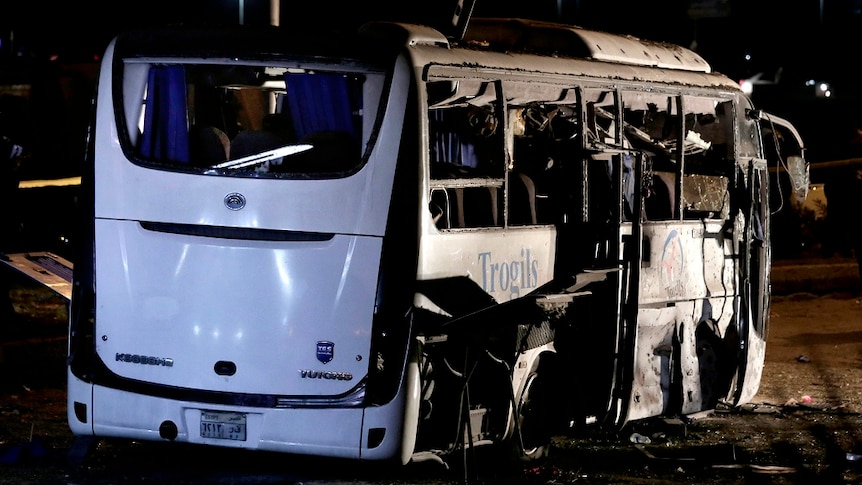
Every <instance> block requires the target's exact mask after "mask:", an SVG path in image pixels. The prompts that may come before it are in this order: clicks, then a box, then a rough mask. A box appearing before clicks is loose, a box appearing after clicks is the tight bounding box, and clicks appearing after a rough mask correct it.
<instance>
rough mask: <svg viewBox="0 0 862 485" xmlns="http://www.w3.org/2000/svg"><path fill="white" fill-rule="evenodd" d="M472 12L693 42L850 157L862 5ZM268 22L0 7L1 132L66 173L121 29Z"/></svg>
mask: <svg viewBox="0 0 862 485" xmlns="http://www.w3.org/2000/svg"><path fill="white" fill-rule="evenodd" d="M240 5H242V6H243V9H242V17H241V16H240ZM454 9H455V0H424V1H421V0H420V1H410V2H408V1H399V0H374V1H366V2H362V1H361V0H330V1H320V0H314V1H302V2H297V1H287V0H282V1H281V3H280V11H281V15H280V20H279V24H280V25H281V26H282V27H283V28H290V26H291V25H292V24H295V23H302V24H308V23H317V24H319V25H321V28H331V27H338V28H353V27H356V26H358V25H360V24H361V23H363V22H366V21H370V20H379V19H382V20H399V21H412V22H422V23H427V24H431V25H441V24H443V23H445V22H446V20H447V19H448V18H450V17H451V15H452V12H453V11H454ZM473 14H474V16H483V17H492V16H497V17H522V18H533V19H538V20H547V21H557V22H563V23H567V24H572V25H577V26H581V27H586V28H591V29H596V30H604V31H609V32H617V33H623V34H629V35H634V36H636V37H641V38H644V39H652V40H659V41H668V42H672V43H675V44H679V45H682V46H685V47H689V48H692V49H693V50H695V51H697V52H698V53H700V54H701V55H702V56H703V57H704V58H706V60H707V61H708V62H709V63H710V64H711V65H712V66H713V69H714V70H715V71H718V72H721V73H724V74H726V75H728V76H729V77H731V78H732V79H737V80H742V79H746V78H752V77H755V76H759V79H760V81H761V83H760V84H756V85H755V89H754V92H753V93H752V99H753V100H754V102H755V104H756V105H757V106H758V107H760V108H763V109H766V110H768V111H770V112H772V113H773V114H776V115H778V116H782V117H785V118H787V119H790V120H791V121H792V122H793V123H794V124H796V126H797V128H798V129H799V130H800V132H801V133H802V135H803V137H804V139H805V140H806V145H807V147H808V158H809V160H810V161H812V162H814V163H817V162H821V161H831V160H837V159H843V158H849V157H853V156H855V155H856V152H855V146H856V145H854V144H852V143H851V141H852V140H853V139H854V137H856V135H857V131H856V129H857V128H858V127H862V116H860V114H859V107H860V103H859V101H858V98H859V92H860V88H859V82H858V81H857V78H856V75H855V71H856V67H855V62H856V53H857V50H858V49H859V46H860V41H859V40H858V39H859V35H858V27H859V26H860V25H862V0H797V1H794V2H787V1H786V0H663V1H648V0H640V1H633V0H522V1H513V0H478V1H477V3H476V6H475V8H474V11H473ZM270 18H271V16H270V1H269V0H146V1H135V2H131V1H113V2H103V1H92V0H83V1H77V2H75V1H68V0H67V1H58V0H44V1H32V0H31V1H27V0H24V1H21V0H17V1H10V0H5V1H4V2H2V5H0V42H2V43H0V94H10V92H11V94H21V93H20V92H17V93H16V92H14V91H15V89H18V90H19V91H20V89H21V86H28V87H27V88H26V89H29V90H30V91H29V92H28V93H24V94H26V95H27V96H26V97H29V98H30V103H29V104H30V106H27V107H23V106H18V107H14V106H11V107H10V106H9V104H14V103H10V97H9V96H6V97H5V101H4V104H2V105H0V129H3V130H4V132H7V133H11V134H12V136H14V137H16V138H18V139H19V140H21V141H22V143H24V144H26V145H28V146H29V148H31V152H32V153H33V155H34V157H35V158H37V159H38V160H39V163H38V164H32V165H31V166H30V167H29V168H28V171H29V173H25V177H31V178H32V177H42V176H49V175H50V176H64V175H66V174H67V173H73V172H76V171H77V170H76V167H77V166H78V165H79V162H78V161H79V160H80V159H81V156H82V153H83V141H84V140H85V135H86V125H87V119H88V116H89V111H88V106H89V98H90V92H91V90H92V87H93V82H94V79H95V72H96V69H95V66H96V65H97V61H98V59H99V57H100V56H101V54H102V52H103V51H104V49H105V47H106V46H107V44H108V42H109V41H110V40H111V38H112V37H113V36H115V35H116V34H118V33H119V32H121V31H124V30H128V29H132V28H138V27H147V26H158V25H165V24H236V23H240V20H242V23H244V24H248V25H265V24H268V23H270ZM809 81H816V82H817V83H820V82H828V83H829V85H830V90H831V93H832V95H831V96H830V97H826V96H823V95H821V94H820V93H818V91H817V89H816V87H815V86H812V85H809V84H807V82H809ZM10 86H11V87H10ZM19 97H20V96H19ZM18 101H19V102H20V100H18ZM19 104H20V103H19ZM25 109H26V110H27V111H29V113H28V114H27V115H26V119H23V120H22V115H20V114H19V112H20V111H22V110H25Z"/></svg>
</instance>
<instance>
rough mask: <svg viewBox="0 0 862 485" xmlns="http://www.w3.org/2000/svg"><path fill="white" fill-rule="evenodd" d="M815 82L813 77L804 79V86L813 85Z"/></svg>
mask: <svg viewBox="0 0 862 485" xmlns="http://www.w3.org/2000/svg"><path fill="white" fill-rule="evenodd" d="M815 84H817V83H816V82H815V81H814V80H813V79H809V80H808V81H805V85H806V86H814V85H815Z"/></svg>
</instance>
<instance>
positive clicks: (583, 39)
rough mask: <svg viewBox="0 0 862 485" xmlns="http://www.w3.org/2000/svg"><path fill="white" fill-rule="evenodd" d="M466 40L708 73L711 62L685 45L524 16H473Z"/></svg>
mask: <svg viewBox="0 0 862 485" xmlns="http://www.w3.org/2000/svg"><path fill="white" fill-rule="evenodd" d="M464 40H465V41H466V42H467V43H468V44H470V45H474V46H476V45H487V46H488V47H490V48H493V49H495V50H506V51H519V52H532V53H536V54H542V55H553V56H559V57H578V58H591V59H595V60H598V61H608V62H618V63H623V64H634V65H639V66H654V67H661V68H666V69H679V70H685V71H696V72H704V73H708V72H710V71H711V67H710V65H709V64H708V63H707V62H706V60H704V59H703V58H702V57H701V56H700V55H698V54H697V53H695V52H694V51H692V50H690V49H686V48H684V47H681V46H678V45H674V44H669V43H662V42H653V41H647V40H642V39H639V38H637V37H632V36H628V35H618V34H610V33H607V32H599V31H594V30H587V29H583V28H581V27H576V26H570V25H565V24H558V23H551V22H540V21H535V20H524V19H498V18H474V19H472V20H471V21H470V24H469V26H468V29H467V32H466V35H465V37H464Z"/></svg>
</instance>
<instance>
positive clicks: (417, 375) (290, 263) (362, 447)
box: [68, 18, 806, 464]
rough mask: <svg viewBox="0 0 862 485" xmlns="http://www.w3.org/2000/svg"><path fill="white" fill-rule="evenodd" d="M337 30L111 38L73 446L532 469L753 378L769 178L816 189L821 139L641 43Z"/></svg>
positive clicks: (85, 263) (86, 236)
mask: <svg viewBox="0 0 862 485" xmlns="http://www.w3.org/2000/svg"><path fill="white" fill-rule="evenodd" d="M319 34H321V33H320V32H318V37H316V38H313V37H311V36H312V35H313V34H312V33H310V32H300V31H299V29H285V28H273V29H266V28H261V27H256V28H254V30H249V31H244V30H242V29H241V28H237V29H236V31H234V30H231V29H222V30H213V31H210V30H207V29H204V28H197V29H163V30H152V31H140V32H138V31H135V32H128V33H125V34H122V35H120V36H118V37H117V38H116V39H114V41H112V42H111V44H110V45H109V46H108V48H107V50H106V53H105V55H104V58H103V63H102V67H101V72H100V76H99V81H98V89H97V96H96V100H95V107H94V124H93V129H92V135H91V138H90V140H89V146H90V149H89V152H88V155H87V158H88V162H87V165H86V169H85V172H84V174H83V177H82V186H81V193H82V195H81V197H82V199H81V200H82V202H81V203H82V206H83V209H84V210H83V212H84V214H83V216H82V220H83V221H84V222H83V227H82V229H81V233H82V234H83V239H82V240H81V241H80V243H79V244H78V247H79V249H80V251H79V254H77V255H76V256H75V258H74V261H73V263H74V274H73V276H72V279H73V281H72V285H71V296H70V298H71V301H70V312H69V313H70V318H69V325H70V328H69V355H68V421H69V425H70V428H71V430H72V432H73V434H74V435H76V436H78V437H89V438H88V439H91V440H93V439H98V438H102V437H112V438H125V439H132V440H156V441H158V440H163V441H169V442H183V443H197V444H201V445H209V446H219V447H234V448H245V449H257V450H269V451H277V452H286V453H296V454H306V455H318V456H326V457H340V458H349V459H356V460H374V461H392V462H397V463H402V464H406V463H408V462H410V461H420V460H428V459H430V460H437V461H444V462H445V459H446V457H447V455H449V454H451V453H453V452H455V451H463V450H465V449H469V448H470V447H475V446H482V445H492V446H499V447H500V449H502V450H508V451H510V452H511V453H512V454H513V456H514V457H515V458H516V459H521V460H531V459H537V458H541V457H542V456H544V455H545V454H546V452H547V450H548V447H549V444H550V442H551V437H552V436H554V435H555V434H560V433H563V432H566V431H567V430H568V429H569V428H571V427H575V428H578V427H582V426H590V425H591V424H594V425H596V426H603V427H623V426H625V425H626V424H627V423H631V422H633V421H636V420H640V419H644V418H648V417H656V416H682V415H687V414H691V413H696V412H700V411H704V410H709V409H713V408H714V407H716V406H717V405H728V406H735V405H740V404H743V403H745V402H747V401H749V400H750V399H751V398H752V397H753V396H754V394H755V393H756V391H757V389H758V386H759V381H760V377H761V371H762V368H763V359H764V351H765V340H766V335H767V328H768V316H769V315H768V313H769V301H770V300H769V293H770V282H769V272H770V239H769V237H770V236H769V220H770V210H769V206H768V196H769V189H770V188H769V183H768V181H769V176H768V170H769V168H770V166H772V167H775V166H779V165H780V166H786V167H789V168H791V169H794V170H798V175H799V176H800V177H802V178H800V179H798V180H797V182H798V183H797V188H798V189H799V190H801V191H803V192H804V190H805V186H804V184H805V182H804V175H805V171H806V167H805V162H804V158H802V142H801V140H799V138H798V137H794V136H792V135H793V134H795V131H794V130H793V128H792V126H790V125H789V124H788V123H787V122H785V121H784V120H782V119H780V118H776V117H771V116H770V115H767V114H766V113H763V112H761V111H758V110H756V109H754V107H753V106H752V105H751V102H750V101H749V99H747V98H746V96H745V95H744V94H743V93H742V91H741V90H740V89H739V86H738V85H737V83H736V82H733V81H732V80H730V79H728V78H727V77H725V76H723V75H720V74H717V73H715V72H712V71H711V68H710V66H709V65H708V64H707V63H706V62H705V61H704V60H703V59H702V58H701V57H699V56H698V55H697V54H695V53H694V52H691V51H689V50H686V49H683V48H680V47H676V46H672V45H665V44H660V43H652V42H646V41H642V40H639V39H637V38H633V37H625V36H616V35H611V34H608V33H603V32H597V31H589V30H584V29H580V28H575V27H572V26H564V25H556V24H548V23H538V22H533V21H526V20H518V19H508V20H500V19H478V18H477V19H472V20H471V21H470V23H469V26H468V27H466V29H465V30H464V32H462V35H460V36H451V35H450V36H447V35H444V34H443V33H441V32H440V31H439V30H435V29H433V28H430V27H428V26H421V25H409V24H396V23H371V24H367V25H365V26H364V27H362V28H361V29H359V30H358V32H355V33H354V34H353V36H351V37H349V38H337V37H334V36H330V35H328V34H326V35H319ZM779 126H780V127H781V129H779ZM780 133H790V134H791V135H790V136H787V135H785V136H779V134H780Z"/></svg>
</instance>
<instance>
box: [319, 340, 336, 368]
mask: <svg viewBox="0 0 862 485" xmlns="http://www.w3.org/2000/svg"><path fill="white" fill-rule="evenodd" d="M334 354H335V344H334V343H332V342H327V341H325V340H321V341H318V342H317V360H319V361H321V362H323V363H324V364H328V363H329V362H330V361H331V360H332V356H333V355H334Z"/></svg>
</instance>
